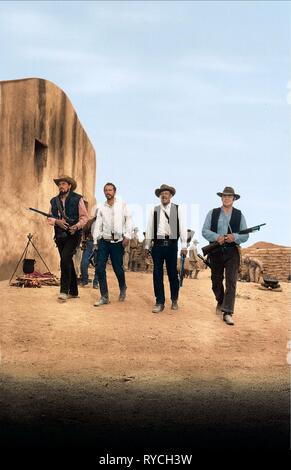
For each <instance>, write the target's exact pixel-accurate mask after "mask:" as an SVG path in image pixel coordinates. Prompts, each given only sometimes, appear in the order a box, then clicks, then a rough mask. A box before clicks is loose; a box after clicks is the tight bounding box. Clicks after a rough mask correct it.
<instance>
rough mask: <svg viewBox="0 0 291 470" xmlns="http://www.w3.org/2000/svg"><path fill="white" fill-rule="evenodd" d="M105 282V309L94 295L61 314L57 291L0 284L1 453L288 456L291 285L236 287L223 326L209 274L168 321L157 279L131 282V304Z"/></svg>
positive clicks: (83, 295)
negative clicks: (246, 452) (232, 451)
mask: <svg viewBox="0 0 291 470" xmlns="http://www.w3.org/2000/svg"><path fill="white" fill-rule="evenodd" d="M108 279H109V285H110V304H109V305H105V306H102V307H98V308H96V307H94V306H93V303H94V301H95V300H97V298H99V291H96V290H94V289H92V288H91V287H87V288H80V292H79V293H80V298H78V299H69V300H68V301H67V302H66V303H60V301H58V300H57V294H58V290H59V289H58V287H48V286H46V287H41V288H18V287H8V285H7V284H8V283H7V281H2V282H1V283H0V293H1V317H0V330H1V376H0V377H1V379H0V386H1V395H0V407H1V413H0V416H1V422H2V426H1V431H0V434H1V435H0V437H1V442H2V445H4V446H6V447H7V448H11V447H15V448H18V447H22V448H29V447H31V446H33V447H41V446H44V447H45V446H46V447H51V448H54V447H57V446H60V445H66V446H67V448H71V447H74V446H75V447H76V446H78V445H80V446H81V445H85V446H88V447H89V446H91V448H96V449H98V452H99V454H100V452H101V449H102V450H103V449H105V448H106V449H110V448H111V449H112V448H113V447H114V445H115V444H113V442H114V443H116V442H117V443H118V445H119V446H120V447H122V448H123V449H125V448H127V449H129V448H130V447H131V446H133V447H134V448H135V449H138V447H139V446H141V443H142V446H143V447H144V448H145V449H146V448H147V446H148V447H149V448H153V447H155V448H156V449H157V448H158V447H159V445H160V446H162V447H163V448H165V446H166V447H167V448H168V449H170V450H172V452H173V451H174V450H175V446H177V448H178V447H179V448H184V449H188V450H189V449H196V448H197V449H203V448H209V449H211V448H252V449H254V448H286V449H288V448H289V393H288V391H289V371H288V365H287V352H288V350H287V341H288V315H289V305H290V287H291V285H290V283H281V286H282V287H283V291H282V292H272V291H262V290H259V289H258V285H256V284H254V283H243V282H238V288H237V299H236V308H235V316H234V320H235V326H228V325H226V324H225V323H224V322H223V321H222V319H221V316H220V315H218V314H217V313H216V312H215V304H216V302H215V299H214V296H213V293H212V291H211V281H210V272H209V270H208V269H207V270H204V271H203V272H200V273H199V279H198V280H195V279H184V283H183V287H182V288H181V290H180V299H179V307H180V308H179V310H178V311H177V312H173V311H171V309H170V301H169V300H168V302H167V303H166V308H165V310H164V311H163V312H162V313H161V314H153V313H152V312H151V309H152V306H153V303H154V299H153V291H152V275H151V274H146V273H133V272H128V273H127V285H128V290H127V299H126V301H125V302H118V293H119V292H118V286H117V282H116V279H115V277H114V274H113V273H112V271H111V270H109V271H108ZM166 284H167V283H166ZM166 293H167V298H169V290H168V286H167V288H166ZM96 452H97V450H96Z"/></svg>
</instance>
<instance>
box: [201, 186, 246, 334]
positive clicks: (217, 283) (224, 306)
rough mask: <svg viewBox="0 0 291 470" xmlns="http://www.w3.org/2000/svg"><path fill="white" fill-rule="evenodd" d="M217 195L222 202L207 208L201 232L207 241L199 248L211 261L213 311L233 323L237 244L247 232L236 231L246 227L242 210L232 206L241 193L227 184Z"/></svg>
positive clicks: (237, 268)
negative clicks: (214, 303)
mask: <svg viewBox="0 0 291 470" xmlns="http://www.w3.org/2000/svg"><path fill="white" fill-rule="evenodd" d="M217 195H218V196H219V197H221V201H222V206H221V207H218V208H216V209H213V210H211V211H209V212H208V214H207V216H206V219H205V222H204V225H203V229H202V235H203V237H204V238H206V240H208V241H209V242H210V245H208V247H205V249H202V251H203V254H204V255H206V254H208V259H209V261H210V267H211V280H212V290H213V292H214V295H215V298H216V300H217V306H216V311H217V312H218V313H220V312H222V313H223V320H224V321H225V323H226V324H227V325H234V321H233V318H232V315H233V312H234V303H235V291H236V283H237V277H238V270H239V266H240V253H239V245H240V244H241V243H244V242H246V241H247V239H248V238H249V235H248V233H243V234H240V233H239V232H241V231H243V230H246V229H247V225H246V220H245V218H244V216H243V214H242V212H241V211H240V210H238V209H235V208H234V207H233V203H234V201H236V200H237V199H239V198H240V196H239V195H238V194H236V193H235V191H234V189H233V188H231V187H228V186H227V187H225V188H224V190H223V192H222V193H217ZM207 248H208V252H207ZM224 276H225V288H224V285H223V279H224Z"/></svg>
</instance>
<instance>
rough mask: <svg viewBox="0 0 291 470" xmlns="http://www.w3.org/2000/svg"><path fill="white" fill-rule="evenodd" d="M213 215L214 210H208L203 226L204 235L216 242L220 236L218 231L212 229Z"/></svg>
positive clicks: (210, 240)
mask: <svg viewBox="0 0 291 470" xmlns="http://www.w3.org/2000/svg"><path fill="white" fill-rule="evenodd" d="M211 217H212V210H211V211H209V212H208V214H207V216H206V219H205V222H204V224H203V227H202V236H203V237H204V238H205V239H206V240H207V241H209V242H215V241H216V240H217V238H218V236H219V235H218V233H216V232H212V230H210V227H211Z"/></svg>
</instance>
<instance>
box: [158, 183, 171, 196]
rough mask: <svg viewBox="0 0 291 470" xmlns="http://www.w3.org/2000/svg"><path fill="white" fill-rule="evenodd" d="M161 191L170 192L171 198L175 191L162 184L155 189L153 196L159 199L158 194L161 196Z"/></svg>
mask: <svg viewBox="0 0 291 470" xmlns="http://www.w3.org/2000/svg"><path fill="white" fill-rule="evenodd" d="M162 191H170V193H171V194H172V196H174V195H175V194H176V189H175V188H173V187H172V186H168V185H167V184H162V185H161V186H160V187H159V188H157V189H156V190H155V195H156V196H157V197H160V194H161V192H162Z"/></svg>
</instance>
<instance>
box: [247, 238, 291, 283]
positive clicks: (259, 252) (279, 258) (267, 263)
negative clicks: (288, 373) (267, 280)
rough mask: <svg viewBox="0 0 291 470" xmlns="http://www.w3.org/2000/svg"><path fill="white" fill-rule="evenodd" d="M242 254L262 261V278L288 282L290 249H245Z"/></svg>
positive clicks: (290, 266)
mask: <svg viewBox="0 0 291 470" xmlns="http://www.w3.org/2000/svg"><path fill="white" fill-rule="evenodd" d="M242 253H243V255H246V254H247V255H249V256H250V257H254V258H257V259H259V260H260V261H262V263H263V266H264V276H267V275H268V276H270V277H276V278H277V279H279V280H280V281H287V280H288V276H289V274H291V248H288V247H286V248H284V247H279V246H278V248H257V249H252V248H245V249H243V250H242Z"/></svg>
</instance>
